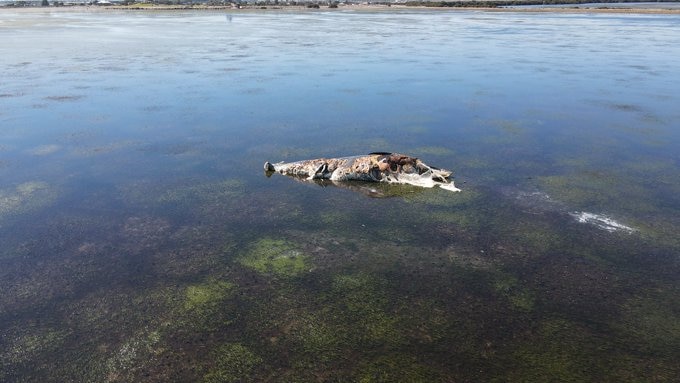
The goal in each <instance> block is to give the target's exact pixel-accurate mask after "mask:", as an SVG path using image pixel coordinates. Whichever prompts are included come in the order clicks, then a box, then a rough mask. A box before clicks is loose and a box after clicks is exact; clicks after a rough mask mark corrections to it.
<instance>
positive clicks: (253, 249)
mask: <svg viewBox="0 0 680 383" xmlns="http://www.w3.org/2000/svg"><path fill="white" fill-rule="evenodd" d="M239 263H241V265H243V266H245V267H248V268H250V269H253V270H255V271H257V272H259V273H262V274H273V275H276V276H279V277H295V276H298V275H300V274H303V273H305V272H308V271H309V270H310V269H311V267H312V264H311V260H310V257H309V256H308V255H306V254H305V253H303V252H302V250H301V249H300V248H299V247H298V246H296V245H295V244H293V243H292V242H289V241H287V240H283V239H274V238H262V239H259V240H258V241H256V242H255V243H253V244H252V245H251V246H250V249H249V250H248V251H247V253H246V254H245V255H243V256H242V257H241V258H240V259H239Z"/></svg>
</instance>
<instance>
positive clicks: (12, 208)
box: [0, 181, 57, 220]
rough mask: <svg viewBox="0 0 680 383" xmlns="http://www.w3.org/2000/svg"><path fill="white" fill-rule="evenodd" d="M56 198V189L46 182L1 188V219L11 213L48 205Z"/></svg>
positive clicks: (32, 182)
mask: <svg viewBox="0 0 680 383" xmlns="http://www.w3.org/2000/svg"><path fill="white" fill-rule="evenodd" d="M56 199H57V192H56V190H55V189H54V188H53V187H51V186H50V185H49V184H47V183H46V182H40V181H31V182H24V183H22V184H19V185H17V186H16V187H15V188H14V189H2V190H0V220H1V219H3V218H6V217H8V216H11V215H16V214H22V213H26V212H30V211H34V210H38V209H41V208H44V207H47V206H49V205H51V204H52V203H53V202H54V201H55V200H56Z"/></svg>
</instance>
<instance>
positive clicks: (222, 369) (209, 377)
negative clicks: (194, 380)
mask: <svg viewBox="0 0 680 383" xmlns="http://www.w3.org/2000/svg"><path fill="white" fill-rule="evenodd" d="M211 359H212V363H210V365H211V366H212V367H211V369H210V370H209V372H208V373H206V374H205V375H204V376H203V380H202V382H204V383H237V382H238V383H247V382H257V381H258V380H257V378H256V377H255V375H254V373H255V372H256V369H257V368H258V367H259V366H260V365H261V364H262V362H263V359H262V358H261V357H260V356H258V355H257V354H255V353H254V352H253V351H252V350H251V349H249V348H248V347H246V346H245V345H243V344H241V343H228V344H224V345H221V346H219V347H218V348H217V349H215V350H214V351H213V352H212V354H211Z"/></svg>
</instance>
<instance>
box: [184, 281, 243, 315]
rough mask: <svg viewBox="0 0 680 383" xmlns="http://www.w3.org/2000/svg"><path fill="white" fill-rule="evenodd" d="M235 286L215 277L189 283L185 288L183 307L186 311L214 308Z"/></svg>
mask: <svg viewBox="0 0 680 383" xmlns="http://www.w3.org/2000/svg"><path fill="white" fill-rule="evenodd" d="M235 288H236V286H235V285H234V284H233V283H231V282H228V281H220V280H216V279H209V280H208V281H206V282H204V283H201V284H198V285H191V286H189V287H187V289H186V300H185V302H184V309H185V310H187V311H197V310H202V311H203V310H212V309H215V308H216V307H217V306H219V304H220V303H221V302H222V301H224V300H225V299H226V298H228V297H230V296H231V295H232V294H233V293H234V290H235Z"/></svg>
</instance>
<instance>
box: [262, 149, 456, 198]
mask: <svg viewBox="0 0 680 383" xmlns="http://www.w3.org/2000/svg"><path fill="white" fill-rule="evenodd" d="M264 170H265V172H267V173H268V174H272V173H275V172H276V173H281V174H285V175H289V176H294V177H299V178H304V179H307V180H330V181H333V182H345V181H364V182H387V183H397V184H410V185H415V186H420V187H426V188H431V187H434V186H438V187H440V188H442V189H446V190H450V191H460V189H458V188H456V186H455V185H454V184H453V180H452V179H451V172H450V171H448V170H444V169H439V168H435V167H434V166H429V165H427V164H425V163H424V162H422V161H421V160H420V159H418V158H416V157H411V156H408V155H404V154H399V153H387V152H374V153H370V154H368V155H363V156H351V157H340V158H318V159H313V160H304V161H297V162H279V163H275V164H272V163H271V162H265V164H264Z"/></svg>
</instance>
